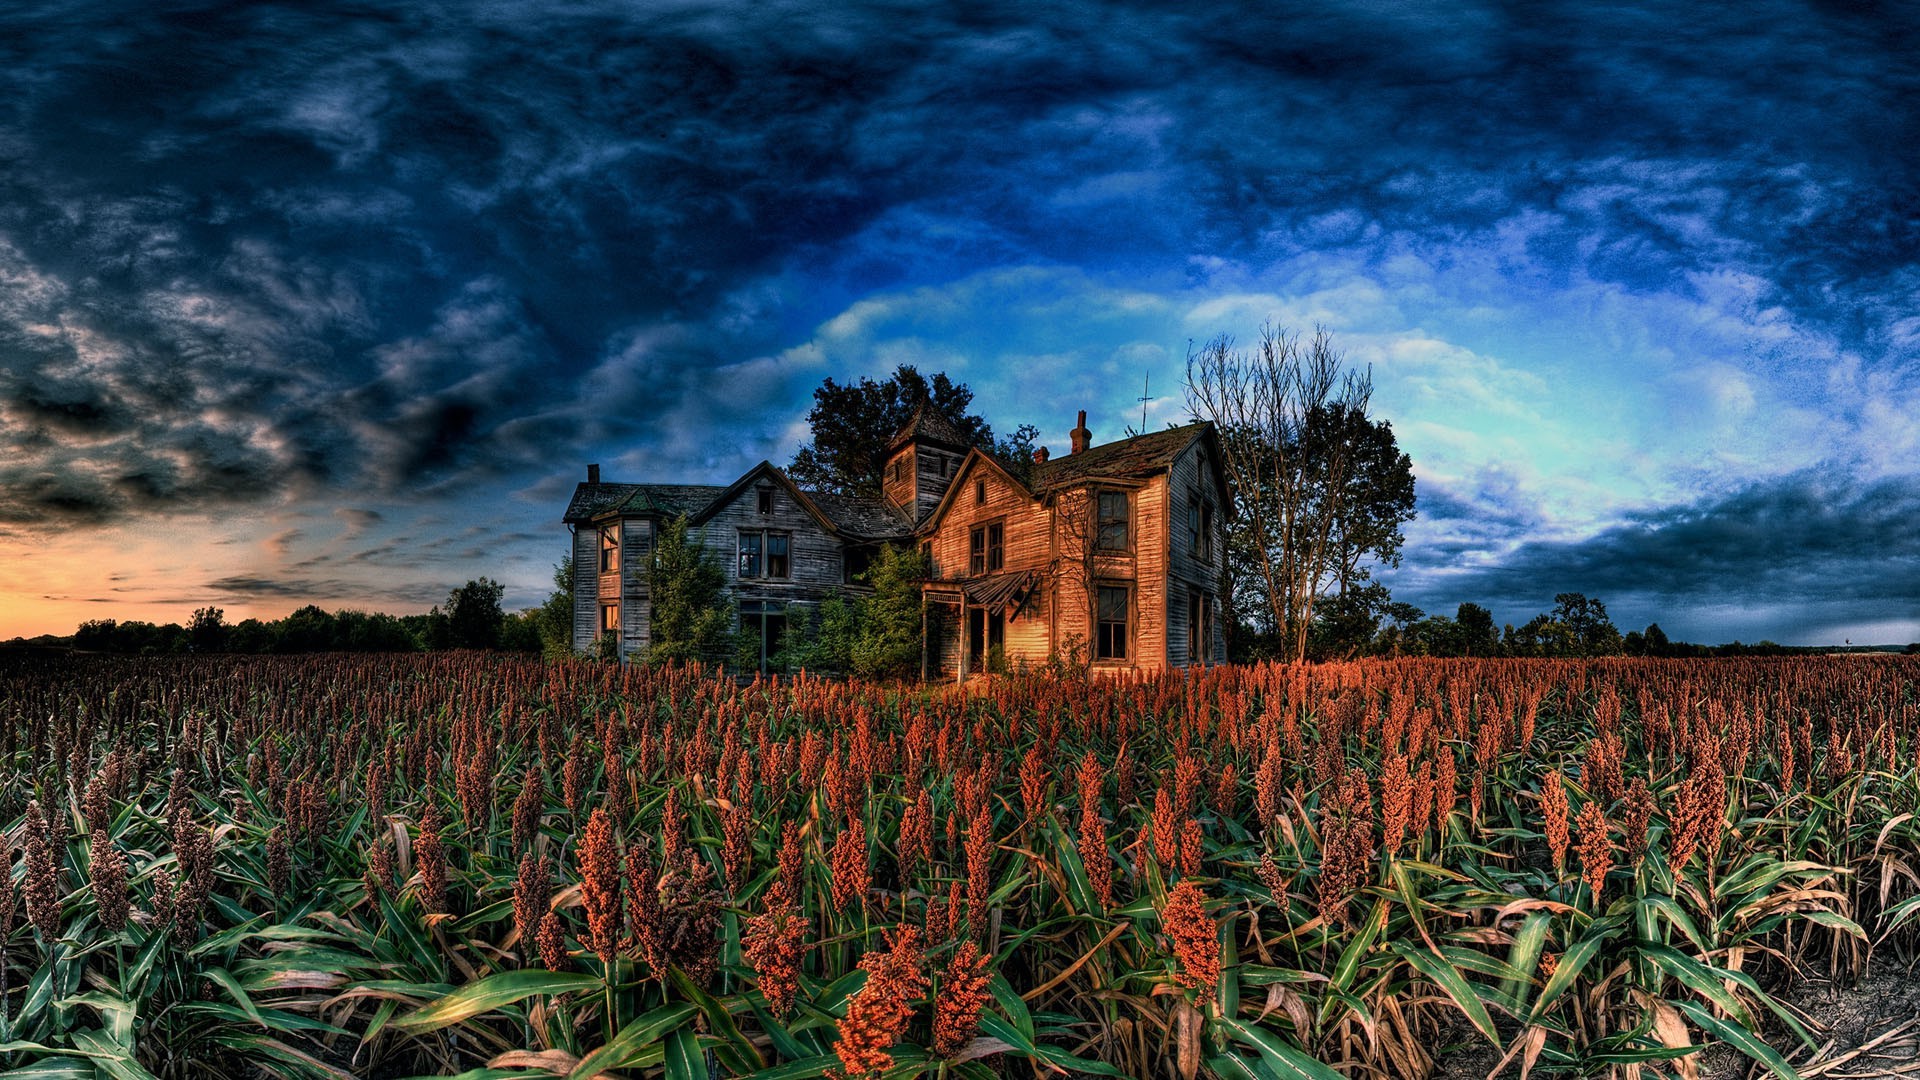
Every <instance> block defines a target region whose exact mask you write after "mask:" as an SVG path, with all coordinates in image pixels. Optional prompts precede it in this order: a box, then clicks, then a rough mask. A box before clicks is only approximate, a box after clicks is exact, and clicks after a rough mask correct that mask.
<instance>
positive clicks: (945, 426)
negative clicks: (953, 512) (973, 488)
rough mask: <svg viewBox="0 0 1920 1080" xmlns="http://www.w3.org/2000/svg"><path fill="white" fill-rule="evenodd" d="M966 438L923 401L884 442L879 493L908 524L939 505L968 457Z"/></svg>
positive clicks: (954, 425) (950, 422)
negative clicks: (948, 486)
mask: <svg viewBox="0 0 1920 1080" xmlns="http://www.w3.org/2000/svg"><path fill="white" fill-rule="evenodd" d="M968 448H969V447H968V443H967V437H966V435H965V434H964V433H963V432H962V431H961V430H960V428H959V427H958V426H957V425H956V424H954V423H953V421H951V420H949V419H947V418H946V417H945V416H942V415H941V414H940V413H939V411H937V410H936V409H934V408H933V407H932V406H931V405H929V404H928V403H926V402H921V403H920V405H919V407H918V408H916V409H914V411H913V416H912V418H910V419H909V420H908V421H907V422H906V424H905V425H903V426H902V427H901V428H900V430H899V431H898V432H896V433H895V434H894V436H893V438H892V439H891V440H889V441H888V443H887V460H886V465H885V467H884V470H883V472H882V473H881V477H880V490H881V494H882V495H884V496H885V498H886V500H887V502H889V503H891V504H893V505H894V506H895V507H897V508H898V509H899V510H900V512H901V513H903V514H905V515H906V516H907V518H908V519H909V520H911V521H919V520H920V519H922V518H924V517H926V516H927V515H928V514H929V513H932V512H933V508H934V507H936V506H938V505H940V498H941V496H943V495H945V494H946V493H947V485H948V484H950V483H952V482H953V476H954V473H956V472H958V471H959V469H960V462H961V461H962V460H963V459H964V458H965V457H966V456H967V450H968Z"/></svg>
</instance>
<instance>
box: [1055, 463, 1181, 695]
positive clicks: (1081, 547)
mask: <svg viewBox="0 0 1920 1080" xmlns="http://www.w3.org/2000/svg"><path fill="white" fill-rule="evenodd" d="M1101 491H1121V492H1125V493H1126V495H1127V512H1128V521H1127V540H1128V550H1127V551H1126V552H1124V553H1118V552H1101V551H1095V550H1093V548H1092V545H1093V543H1094V541H1095V539H1096V536H1097V533H1098V524H1099V522H1098V508H1099V502H1098V495H1099V492H1101ZM1053 533H1054V543H1055V546H1056V550H1057V552H1058V555H1059V558H1058V562H1057V564H1056V571H1055V575H1054V580H1055V587H1054V591H1055V597H1056V604H1057V606H1056V609H1055V610H1056V615H1055V617H1054V626H1055V634H1056V637H1055V640H1056V647H1057V648H1061V649H1068V648H1075V649H1080V650H1083V651H1084V653H1085V656H1086V657H1087V658H1088V659H1089V660H1093V661H1094V664H1095V666H1096V667H1098V668H1122V669H1124V668H1142V669H1147V670H1153V669H1157V668H1160V667H1164V666H1165V665H1166V662H1167V653H1166V647H1167V646H1166V635H1167V627H1166V619H1165V617H1164V616H1163V615H1162V612H1163V611H1164V610H1165V601H1164V595H1165V592H1166V580H1165V568H1166V564H1167V555H1166V547H1167V540H1166V535H1167V528H1166V484H1165V480H1164V478H1162V477H1151V478H1148V479H1147V480H1145V481H1144V482H1143V481H1138V480H1135V481H1128V482H1124V483H1123V482H1118V481H1114V482H1108V483H1100V482H1094V483H1090V484H1088V485H1086V486H1085V487H1080V488H1074V489H1070V490H1067V491H1063V492H1060V493H1059V494H1058V495H1057V496H1056V498H1055V500H1054V520H1053ZM1090 552H1091V555H1089V553H1090ZM1103 585H1106V586H1120V587H1123V588H1125V589H1127V591H1128V596H1127V600H1128V612H1127V657H1126V659H1125V660H1101V659H1098V658H1097V656H1096V654H1097V652H1098V648H1099V636H1098V634H1097V629H1098V628H1097V626H1096V623H1095V604H1094V602H1095V598H1096V596H1097V595H1098V593H1097V590H1098V589H1099V588H1100V587H1101V586H1103Z"/></svg>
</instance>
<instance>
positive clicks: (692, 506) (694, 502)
mask: <svg viewBox="0 0 1920 1080" xmlns="http://www.w3.org/2000/svg"><path fill="white" fill-rule="evenodd" d="M761 476H766V477H769V478H772V479H776V480H777V481H778V482H779V483H780V484H781V486H783V487H785V488H787V490H789V491H791V492H793V493H794V494H795V495H797V496H799V499H800V502H801V504H802V505H803V506H805V507H806V508H807V509H809V510H810V511H812V512H813V514H814V516H815V517H816V518H818V519H820V521H821V524H823V525H825V526H826V527H828V528H829V529H832V530H835V531H837V532H840V533H843V534H845V535H847V536H850V537H854V538H857V539H863V540H895V539H900V538H903V537H906V536H908V535H910V534H911V533H912V531H913V524H912V522H910V521H908V520H907V519H906V518H905V517H903V516H901V514H900V513H899V512H898V511H896V510H894V509H893V508H892V507H891V506H889V505H888V504H887V503H885V502H883V501H881V500H879V499H860V498H853V497H850V496H845V495H829V494H826V493H824V492H819V491H802V490H801V489H799V488H797V487H795V486H794V485H793V481H791V480H789V479H788V478H787V475H786V474H785V473H783V472H781V471H780V470H779V469H777V468H775V467H774V466H772V465H770V464H768V463H767V462H764V461H763V462H761V463H760V464H758V465H756V466H754V467H753V468H751V469H748V470H747V471H746V473H745V474H744V475H743V476H741V477H740V479H738V480H736V481H734V482H733V483H731V484H728V485H727V486H725V487H721V486H718V485H715V484H580V485H579V486H577V487H575V488H574V489H573V500H572V501H571V502H569V503H568V504H567V513H566V516H565V518H564V519H563V520H565V521H566V522H568V523H569V524H572V523H578V522H585V521H591V520H592V519H594V518H597V517H601V516H603V515H606V514H630V515H639V516H644V515H655V514H657V515H659V516H661V517H677V516H679V515H681V514H685V515H687V516H688V517H689V518H692V519H694V520H696V521H697V520H700V519H703V518H705V517H707V516H708V515H710V514H713V513H715V512H717V511H718V510H719V509H720V507H721V506H724V505H725V504H726V502H727V501H728V500H729V499H730V498H733V497H736V496H738V495H739V493H740V491H741V490H742V489H744V488H745V487H746V486H747V485H749V484H751V483H752V482H753V481H754V480H755V479H756V478H758V477H761Z"/></svg>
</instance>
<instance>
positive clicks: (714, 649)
mask: <svg viewBox="0 0 1920 1080" xmlns="http://www.w3.org/2000/svg"><path fill="white" fill-rule="evenodd" d="M726 586H727V573H726V571H725V570H724V569H722V568H721V566H720V563H719V562H718V561H717V560H716V559H714V558H712V557H710V556H709V555H708V554H707V550H706V545H704V544H702V543H700V541H699V539H698V538H696V537H693V536H690V535H688V531H687V519H686V515H684V514H683V515H681V516H679V517H676V518H674V519H673V520H672V521H669V522H667V523H666V524H665V525H663V526H662V527H661V529H660V535H659V537H658V538H657V539H656V541H655V543H654V545H653V554H652V556H650V557H649V558H648V560H647V590H648V593H649V596H650V599H651V601H652V604H653V621H652V643H651V644H650V645H648V647H647V653H646V657H645V660H646V662H647V663H649V664H669V663H675V662H680V663H684V662H687V661H690V660H707V661H711V660H714V659H718V658H724V657H726V656H727V654H728V652H729V651H730V649H731V647H732V644H733V642H732V637H733V633H732V623H733V619H732V613H731V612H730V611H729V610H728V608H727V604H726V598H725V595H724V594H725V590H726ZM602 636H603V637H604V636H605V635H602Z"/></svg>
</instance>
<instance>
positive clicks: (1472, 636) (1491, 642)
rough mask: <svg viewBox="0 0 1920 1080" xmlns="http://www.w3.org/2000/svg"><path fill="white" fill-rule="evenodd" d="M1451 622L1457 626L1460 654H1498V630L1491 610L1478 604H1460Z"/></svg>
mask: <svg viewBox="0 0 1920 1080" xmlns="http://www.w3.org/2000/svg"><path fill="white" fill-rule="evenodd" d="M1453 622H1454V625H1455V626H1457V627H1459V635H1460V636H1459V640H1460V655H1462V656H1498V655H1500V630H1499V628H1498V627H1495V626H1494V625H1493V612H1491V611H1488V610H1487V609H1486V608H1483V607H1481V606H1480V605H1479V604H1461V605H1460V607H1459V609H1458V610H1457V611H1455V612H1454V615H1453Z"/></svg>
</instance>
